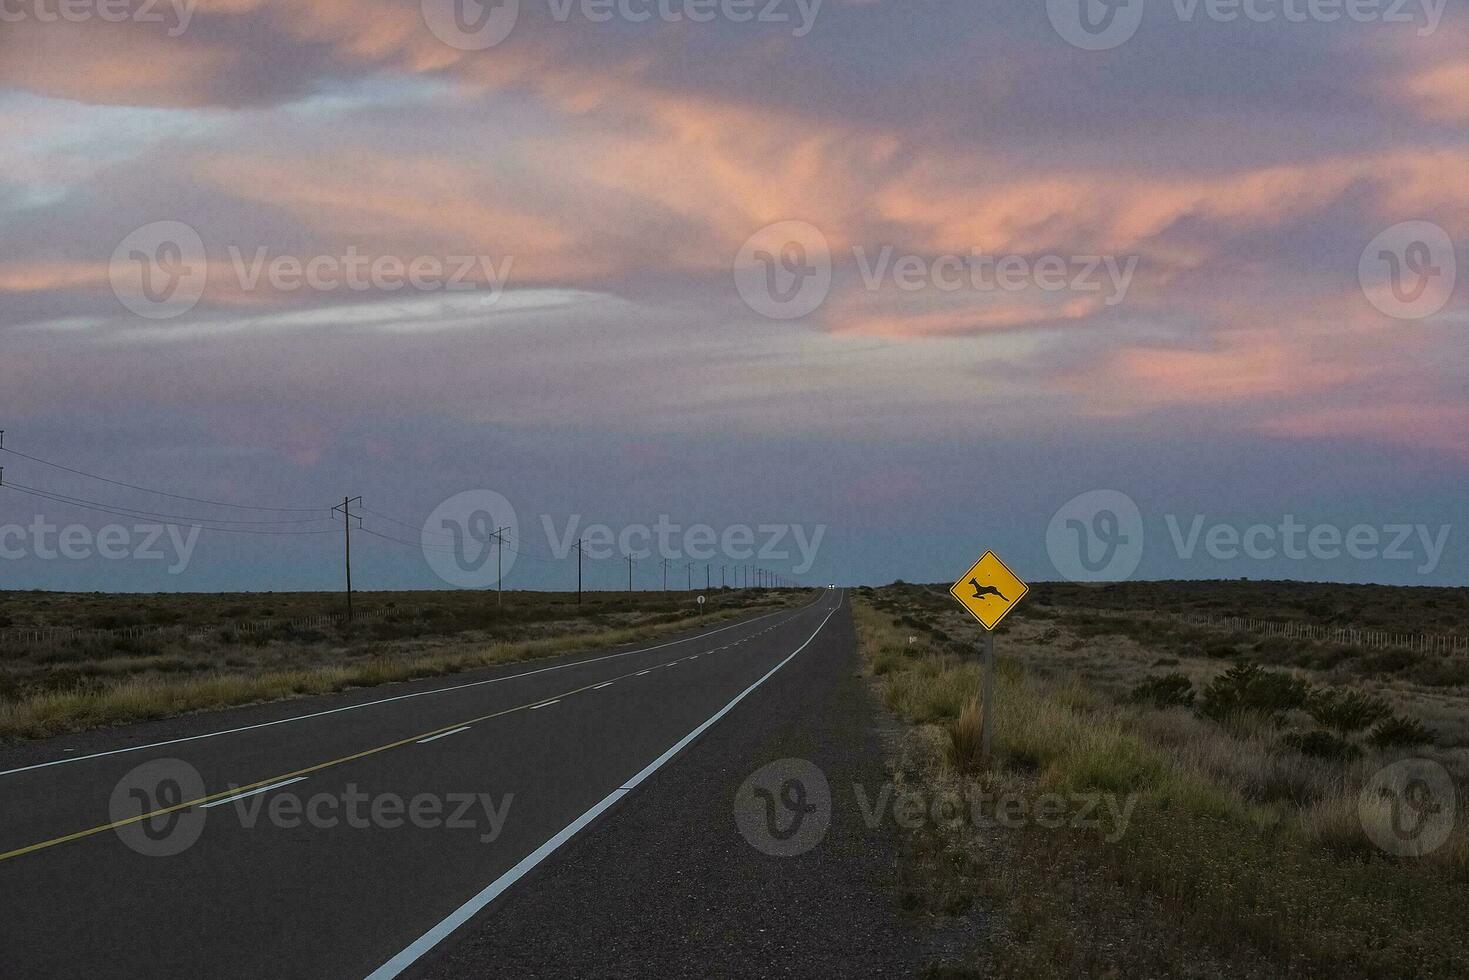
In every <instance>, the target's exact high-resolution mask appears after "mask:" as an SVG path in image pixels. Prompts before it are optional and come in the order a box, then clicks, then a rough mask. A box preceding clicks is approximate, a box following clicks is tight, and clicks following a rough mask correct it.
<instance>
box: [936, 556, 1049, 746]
mask: <svg viewBox="0 0 1469 980" xmlns="http://www.w3.org/2000/svg"><path fill="white" fill-rule="evenodd" d="M1029 591H1030V586H1028V585H1026V584H1025V583H1024V582H1022V581H1020V578H1019V577H1018V576H1017V575H1016V574H1015V573H1014V572H1012V571H1010V569H1009V568H1007V567H1006V565H1005V563H1004V562H1002V561H1000V559H999V556H997V555H996V554H995V553H994V552H993V551H986V552H985V553H984V555H983V556H981V557H980V559H979V561H977V562H975V563H974V564H973V565H971V566H969V571H967V572H965V573H964V574H963V575H961V576H959V581H957V582H955V583H954V584H953V585H951V586H949V594H950V595H952V596H953V597H954V598H955V599H957V600H959V605H961V606H963V607H964V608H965V609H966V610H968V611H969V614H970V615H971V616H973V617H974V618H975V619H977V620H979V625H980V626H983V627H984V646H983V654H982V657H981V663H980V667H981V675H980V685H981V693H980V704H981V707H980V719H979V724H980V728H979V741H980V749H981V751H982V752H983V753H984V757H985V758H986V759H988V758H989V757H990V739H991V732H992V731H993V729H994V726H993V724H992V722H991V719H992V718H993V717H994V704H995V627H997V626H999V625H1000V620H1002V619H1004V618H1005V617H1006V616H1007V615H1009V613H1010V610H1012V609H1014V608H1015V607H1016V606H1018V605H1019V604H1020V600H1021V599H1023V598H1025V595H1026V593H1027V592H1029Z"/></svg>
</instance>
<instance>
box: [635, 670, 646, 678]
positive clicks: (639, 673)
mask: <svg viewBox="0 0 1469 980" xmlns="http://www.w3.org/2000/svg"><path fill="white" fill-rule="evenodd" d="M646 673H648V671H646V670H640V671H638V672H637V673H636V674H633V676H634V677H642V676H643V675H644V674H646Z"/></svg>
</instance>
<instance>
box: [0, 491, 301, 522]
mask: <svg viewBox="0 0 1469 980" xmlns="http://www.w3.org/2000/svg"><path fill="white" fill-rule="evenodd" d="M4 485H5V486H8V487H15V488H16V489H17V490H29V491H32V492H33V493H44V494H46V495H47V496H49V497H52V498H54V499H56V500H58V501H61V502H65V503H71V504H77V505H79V506H84V507H85V506H104V507H108V508H111V509H112V510H113V511H114V512H118V513H120V515H121V516H124V517H151V518H156V519H158V520H166V521H178V522H179V523H181V524H246V525H259V526H267V527H279V526H282V525H289V524H320V523H322V522H324V521H327V520H330V518H326V517H307V518H301V519H296V520H289V521H245V520H235V519H233V518H229V517H185V516H184V515H182V514H164V513H161V512H159V511H151V510H138V509H137V508H134V507H126V506H123V505H122V504H109V503H106V502H103V501H96V500H89V499H87V498H85V497H73V496H71V495H70V494H65V493H61V492H60V491H57V490H42V489H39V488H37V487H28V486H26V485H24V484H21V483H5V484H4ZM322 510H323V511H325V508H322Z"/></svg>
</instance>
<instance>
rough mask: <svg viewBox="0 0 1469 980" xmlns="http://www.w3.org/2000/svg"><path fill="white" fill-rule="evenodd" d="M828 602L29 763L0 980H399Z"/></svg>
mask: <svg viewBox="0 0 1469 980" xmlns="http://www.w3.org/2000/svg"><path fill="white" fill-rule="evenodd" d="M841 604H842V593H838V592H825V593H823V594H821V595H820V596H818V597H817V599H816V600H815V601H814V602H813V603H812V604H811V605H808V606H806V607H804V608H802V609H797V610H782V611H779V612H775V613H768V614H765V615H761V616H757V617H753V618H750V619H747V620H743V621H740V622H737V623H734V624H731V625H727V626H722V627H718V628H711V629H707V630H702V631H698V632H696V633H693V634H691V635H687V636H684V637H681V638H676V639H672V640H668V641H665V642H661V643H656V644H651V645H647V646H643V647H637V648H633V649H630V650H618V651H613V652H609V653H605V654H592V655H579V656H576V657H567V658H560V659H557V660H553V661H545V662H536V663H532V664H521V665H516V666H513V667H507V668H503V669H498V670H496V671H490V672H484V673H482V674H477V675H474V676H473V678H466V679H463V680H461V681H458V682H446V681H439V682H437V683H435V684H418V685H412V686H409V687H408V689H407V690H406V691H405V690H404V689H403V688H393V689H388V692H385V693H384V694H383V695H381V696H379V697H375V698H374V697H368V698H364V697H362V696H361V694H360V692H359V694H357V695H356V696H355V697H353V698H337V699H333V698H325V699H319V700H318V701H314V702H302V703H300V704H298V705H296V706H294V707H295V708H296V710H295V711H294V712H292V713H282V712H281V711H280V709H279V707H276V708H275V709H273V710H271V711H269V712H268V713H267V715H265V716H261V715H259V714H258V713H256V714H252V712H258V711H259V710H260V709H244V710H240V711H231V712H222V713H218V714H214V715H204V716H198V717H196V718H193V719H189V727H190V728H191V729H192V730H191V731H188V732H186V733H185V734H182V735H178V736H175V737H171V738H167V739H162V740H159V741H155V742H144V743H142V744H139V743H138V742H137V738H136V735H135V734H134V735H130V734H129V733H127V732H120V733H118V735H117V744H116V746H115V747H103V748H102V749H100V750H99V751H89V752H83V753H75V754H72V755H64V754H61V750H60V748H59V746H58V748H57V750H56V753H57V754H56V755H55V756H53V757H41V758H37V757H36V756H35V748H34V747H32V748H31V749H30V750H29V751H30V753H31V755H30V757H29V758H28V759H27V760H25V761H24V762H23V764H15V765H9V766H7V767H4V768H3V769H0V896H3V898H4V909H3V915H0V976H7V977H8V976H16V977H35V976H48V977H49V976H57V977H59V976H87V977H110V976H118V977H122V976H126V977H135V976H150V977H170V976H198V975H201V974H203V975H209V976H242V977H244V976H248V977H258V976H301V977H363V976H369V975H371V976H375V977H390V976H396V975H397V974H398V973H400V972H401V971H402V970H404V969H406V968H407V967H408V966H410V965H412V964H413V963H414V962H416V961H417V960H419V959H420V958H421V957H423V956H424V955H425V954H426V953H427V952H428V951H429V950H431V949H433V948H434V946H435V945H437V944H439V943H440V942H442V941H443V940H444V939H445V938H446V937H447V936H449V935H450V934H451V933H452V932H453V931H454V930H455V929H456V928H457V927H458V926H460V925H461V924H463V923H464V922H466V921H468V920H469V919H470V918H471V917H473V916H474V915H475V914H476V913H477V912H479V911H481V910H483V909H484V908H486V907H487V906H488V905H489V904H490V903H492V902H493V901H494V900H495V899H496V898H497V897H498V896H500V895H501V894H502V893H503V892H504V891H505V890H506V889H509V888H511V887H512V886H514V885H515V884H516V882H517V881H519V880H520V879H521V878H522V877H523V876H525V875H526V874H527V873H528V872H530V871H531V870H532V869H534V868H535V867H536V866H537V865H538V864H539V863H540V862H541V861H543V860H544V859H545V858H546V857H547V856H548V855H550V854H551V853H552V852H554V851H555V850H556V849H557V848H558V847H560V846H561V844H563V843H564V842H565V841H567V840H569V839H571V837H573V836H574V835H575V834H577V833H578V832H579V831H580V830H582V829H583V828H584V827H586V826H588V825H590V824H591V823H593V822H594V821H596V820H597V819H598V818H599V817H601V816H602V815H603V814H604V813H605V812H606V811H608V810H609V809H610V808H612V807H614V806H615V805H616V804H617V803H618V801H619V800H621V799H622V798H623V797H625V796H627V795H628V794H629V793H632V792H634V791H635V790H636V788H637V787H638V786H639V784H641V783H642V782H643V781H645V780H647V779H649V778H651V777H653V776H654V774H655V773H657V772H658V771H659V769H660V768H661V767H662V766H663V765H664V764H665V763H667V762H669V761H670V760H671V759H673V758H674V757H675V756H676V755H678V753H680V752H681V751H682V750H683V749H685V748H686V747H687V746H688V745H689V744H690V743H692V742H693V741H694V740H695V739H697V738H698V737H699V736H700V735H701V734H702V733H703V732H705V731H706V730H707V729H709V728H710V727H711V726H713V725H716V724H718V723H719V721H720V719H721V718H722V717H724V715H725V714H726V713H727V712H729V711H730V710H731V709H732V708H733V707H734V706H735V705H736V704H738V703H739V702H740V701H741V700H742V699H744V698H746V697H747V696H748V695H750V693H751V692H753V691H755V690H757V689H758V688H760V687H761V685H764V684H767V683H772V682H774V683H778V678H779V676H780V671H781V669H782V668H783V667H784V666H785V665H787V664H788V663H790V662H791V660H792V659H793V658H795V657H798V656H800V655H801V652H802V651H803V650H805V649H806V648H807V647H808V646H809V645H810V644H811V642H812V641H813V640H814V639H815V638H816V637H817V636H818V635H819V634H820V633H821V632H822V630H823V628H825V627H826V625H827V623H828V622H829V621H830V619H831V617H832V616H833V615H834V614H835V613H836V611H837V610H838V609H839V608H840V606H841ZM307 705H318V706H317V707H307ZM260 717H265V720H257V719H258V718H260ZM58 741H59V740H58ZM636 857H637V856H636V855H632V854H630V855H627V860H630V861H631V860H636Z"/></svg>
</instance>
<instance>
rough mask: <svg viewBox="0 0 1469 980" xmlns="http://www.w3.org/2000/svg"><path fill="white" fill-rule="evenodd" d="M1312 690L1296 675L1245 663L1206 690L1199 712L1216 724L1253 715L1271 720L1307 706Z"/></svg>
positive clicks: (1230, 670) (1225, 673)
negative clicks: (1249, 714) (1246, 714)
mask: <svg viewBox="0 0 1469 980" xmlns="http://www.w3.org/2000/svg"><path fill="white" fill-rule="evenodd" d="M1310 693H1311V687H1310V685H1309V684H1307V683H1306V682H1305V681H1303V680H1301V679H1300V678H1299V677H1296V676H1295V675H1293V674H1287V673H1286V672H1284V671H1280V670H1265V669H1263V668H1262V667H1260V666H1259V665H1258V664H1252V663H1241V664H1235V665H1234V666H1233V667H1231V668H1229V669H1228V670H1226V671H1225V672H1224V673H1222V674H1220V675H1219V676H1218V677H1216V678H1214V680H1212V681H1210V682H1209V686H1208V687H1206V688H1204V693H1203V697H1202V699H1201V703H1200V705H1199V713H1200V714H1201V715H1203V716H1204V717H1205V718H1209V719H1211V720H1213V721H1224V720H1226V719H1227V718H1229V717H1230V716H1232V715H1238V714H1243V713H1253V714H1259V715H1264V716H1265V717H1268V718H1276V717H1279V716H1280V715H1281V714H1283V713H1284V712H1286V711H1292V710H1294V709H1296V708H1301V707H1304V706H1305V704H1306V699H1307V698H1308V697H1309V696H1310Z"/></svg>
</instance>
